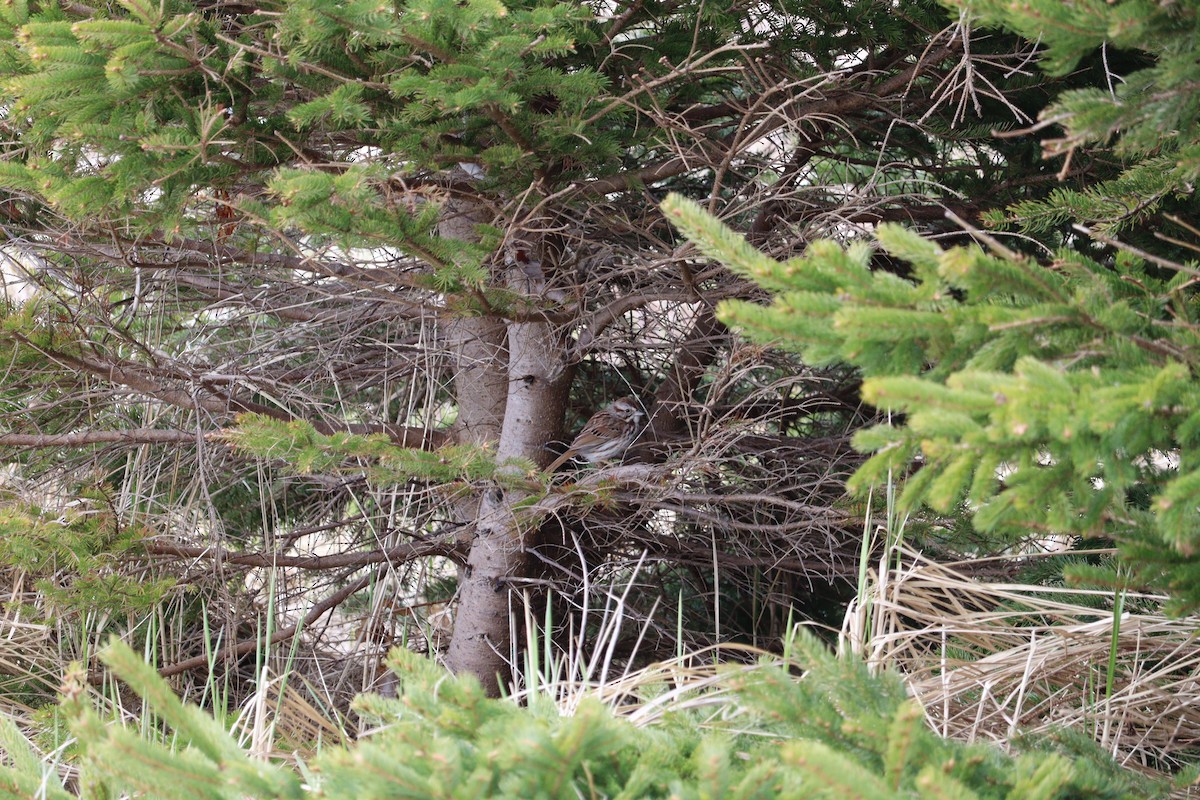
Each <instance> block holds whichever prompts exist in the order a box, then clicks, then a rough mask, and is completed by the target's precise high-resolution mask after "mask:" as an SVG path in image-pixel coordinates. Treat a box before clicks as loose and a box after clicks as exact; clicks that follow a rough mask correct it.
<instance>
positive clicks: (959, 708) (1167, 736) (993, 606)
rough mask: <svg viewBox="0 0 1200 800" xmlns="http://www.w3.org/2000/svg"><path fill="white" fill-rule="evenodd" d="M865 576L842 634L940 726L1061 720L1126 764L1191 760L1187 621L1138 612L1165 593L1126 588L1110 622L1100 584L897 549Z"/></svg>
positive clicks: (1197, 685)
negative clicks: (988, 569) (1063, 582)
mask: <svg viewBox="0 0 1200 800" xmlns="http://www.w3.org/2000/svg"><path fill="white" fill-rule="evenodd" d="M891 563H893V564H894V563H895V560H894V559H892V560H891ZM872 577H873V586H872V589H873V591H872V592H871V593H870V594H869V596H868V599H867V601H866V602H865V603H864V604H862V605H858V606H856V607H853V608H852V609H851V611H850V613H848V614H847V618H846V625H845V627H844V629H843V643H844V644H845V645H847V646H848V647H849V648H850V649H851V650H853V651H855V652H857V653H858V654H860V655H862V656H863V657H865V658H866V659H867V660H868V663H870V664H872V665H874V666H879V667H882V666H885V665H886V666H892V667H895V668H897V669H899V670H900V671H901V672H903V673H904V674H905V675H906V676H907V683H908V687H909V691H910V692H911V693H912V694H913V696H914V697H916V698H917V699H918V700H919V701H920V702H921V703H922V704H923V705H924V707H925V710H926V714H927V715H928V718H929V721H930V724H931V725H932V726H933V727H934V728H935V729H936V730H938V731H939V732H940V733H942V735H944V736H949V737H954V738H957V739H964V740H967V741H974V740H978V739H986V740H991V741H994V742H998V743H1000V744H1001V745H1007V744H1008V743H1009V741H1010V740H1011V739H1012V737H1013V736H1014V735H1015V734H1017V733H1018V732H1020V733H1022V734H1028V733H1033V734H1037V733H1048V732H1051V731H1053V730H1055V729H1059V728H1062V727H1070V728H1073V729H1075V730H1077V731H1082V732H1086V733H1088V734H1089V735H1091V736H1092V737H1093V738H1094V739H1095V740H1096V741H1097V742H1098V743H1099V744H1100V745H1101V746H1102V747H1103V748H1104V749H1106V750H1107V751H1109V752H1110V753H1111V754H1112V756H1113V758H1114V759H1116V761H1117V762H1118V763H1120V764H1121V765H1123V766H1125V767H1128V768H1131V769H1135V770H1138V771H1143V772H1154V773H1160V774H1161V773H1169V772H1174V771H1175V770H1177V769H1179V768H1181V767H1183V766H1184V765H1185V764H1187V763H1189V762H1192V761H1194V760H1195V758H1196V756H1197V754H1198V750H1200V746H1198V743H1200V714H1198V713H1197V708H1198V706H1200V678H1198V677H1197V676H1198V673H1197V666H1198V664H1200V641H1198V640H1197V637H1196V633H1197V630H1200V620H1198V619H1197V618H1195V617H1188V618H1182V619H1172V618H1169V617H1167V616H1165V615H1163V614H1161V613H1156V612H1155V611H1153V610H1149V611H1148V610H1145V609H1154V608H1157V607H1158V604H1159V602H1160V601H1161V600H1164V599H1165V598H1161V597H1156V596H1153V595H1132V594H1131V595H1128V596H1127V598H1126V601H1127V603H1128V606H1127V607H1132V608H1136V609H1137V611H1136V612H1134V613H1130V612H1126V613H1123V614H1121V616H1120V619H1119V621H1118V623H1119V624H1117V625H1116V626H1115V627H1114V622H1113V610H1112V609H1113V595H1112V593H1111V592H1102V591H1089V590H1081V589H1080V590H1077V589H1067V588H1049V587H1046V586H1040V585H1039V586H1034V585H1022V584H1013V583H1000V582H994V583H989V582H983V581H978V580H974V579H972V578H969V577H967V575H966V574H964V572H962V571H959V570H957V569H955V567H954V566H953V565H944V564H936V563H933V562H931V561H929V560H927V559H925V558H923V557H922V556H920V555H919V554H916V553H913V552H907V551H906V552H903V553H902V554H901V559H900V565H899V566H898V567H893V568H889V569H885V570H883V571H882V572H876V573H875V574H874V575H873V576H872ZM1098 601H1099V602H1098ZM1114 638H1115V649H1113V641H1114ZM1110 649H1111V650H1112V653H1113V658H1112V661H1111V667H1110ZM1179 796H1181V797H1187V796H1195V795H1192V794H1187V793H1184V794H1180V795H1179Z"/></svg>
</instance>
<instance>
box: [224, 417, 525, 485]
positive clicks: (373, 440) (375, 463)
mask: <svg viewBox="0 0 1200 800" xmlns="http://www.w3.org/2000/svg"><path fill="white" fill-rule="evenodd" d="M221 436H222V438H223V439H225V441H227V442H228V443H229V444H230V445H231V446H233V447H235V448H237V449H240V450H244V451H246V452H248V453H252V454H253V455H256V456H258V457H260V458H268V459H277V460H280V461H284V462H286V463H288V464H291V465H293V466H294V467H295V468H296V469H297V470H298V471H300V472H301V473H307V474H316V473H326V474H332V473H339V472H343V473H345V472H355V473H362V472H365V473H366V474H367V475H368V477H369V478H370V479H371V480H372V481H375V482H379V483H399V482H402V481H406V480H409V479H411V478H419V479H421V480H428V481H432V482H436V483H438V484H442V485H447V486H449V485H451V484H453V483H455V482H464V481H466V482H469V481H479V480H488V479H499V478H501V477H503V476H502V474H501V471H500V470H498V469H497V466H496V462H495V461H494V459H493V458H492V457H491V455H490V454H489V453H488V452H487V451H486V450H484V449H482V448H479V447H474V446H470V445H447V446H445V447H441V448H439V449H437V450H422V449H418V448H408V447H398V446H397V445H395V444H394V443H393V442H392V441H391V440H390V439H389V438H388V437H386V436H384V435H382V434H375V435H371V436H363V435H360V434H353V433H331V434H323V433H319V432H317V430H316V429H315V428H313V426H312V424H311V423H308V422H305V421H303V420H293V421H290V422H285V421H283V420H278V419H274V418H272V417H266V416H263V415H261V414H242V415H240V416H239V417H238V420H237V425H236V426H234V427H233V428H230V429H228V430H226V431H225V432H223V433H222V434H221ZM517 466H518V467H520V468H521V471H522V472H523V473H526V474H528V475H530V476H532V475H534V474H535V473H536V472H537V468H536V467H535V466H534V465H533V464H532V463H521V464H518V465H517Z"/></svg>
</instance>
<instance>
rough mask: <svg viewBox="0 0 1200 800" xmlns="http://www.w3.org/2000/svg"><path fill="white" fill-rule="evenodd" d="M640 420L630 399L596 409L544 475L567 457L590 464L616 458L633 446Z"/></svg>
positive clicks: (556, 467) (640, 416) (635, 404)
mask: <svg viewBox="0 0 1200 800" xmlns="http://www.w3.org/2000/svg"><path fill="white" fill-rule="evenodd" d="M641 419H642V407H641V406H640V405H638V402H637V400H635V399H633V398H632V397H622V398H621V399H620V400H617V401H615V402H614V403H613V404H612V405H610V406H609V407H608V408H602V409H600V410H599V411H597V412H596V413H595V414H593V415H592V418H591V419H589V420H588V421H587V424H586V425H584V426H583V430H581V431H580V432H579V435H578V436H576V437H575V441H573V442H571V446H570V447H568V448H567V452H565V453H563V454H562V455H561V456H559V457H558V458H556V459H554V463H552V464H551V465H550V466H548V467H546V472H554V470H556V469H558V468H559V467H561V466H562V465H563V464H564V463H566V461H567V460H568V459H571V458H582V459H583V460H584V461H591V462H595V461H607V460H609V459H611V458H617V457H618V456H620V455H621V454H622V453H624V452H625V448H627V447H629V445H631V444H632V443H633V439H634V437H635V436H637V432H638V423H639V422H641Z"/></svg>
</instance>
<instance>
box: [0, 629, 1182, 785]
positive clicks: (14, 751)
mask: <svg viewBox="0 0 1200 800" xmlns="http://www.w3.org/2000/svg"><path fill="white" fill-rule="evenodd" d="M793 645H794V646H795V650H796V653H797V654H798V656H799V659H798V660H799V662H800V663H801V664H803V665H804V666H805V667H806V668H807V673H806V675H805V677H804V678H803V679H800V680H797V679H796V678H795V677H793V676H792V675H790V674H789V672H788V671H787V670H785V669H783V668H782V667H780V666H776V665H770V666H768V665H762V666H760V667H759V668H757V669H754V670H741V671H738V672H736V673H731V675H730V676H729V678H728V682H729V685H730V688H731V689H732V692H731V693H730V694H728V695H727V696H726V697H724V698H723V699H722V700H721V702H723V703H726V704H728V706H729V708H730V709H731V710H733V709H735V708H736V709H739V710H740V712H741V713H740V714H738V715H737V722H736V724H735V725H731V726H729V727H728V729H727V730H722V726H721V725H720V724H719V723H715V722H713V721H712V720H711V718H710V717H709V716H708V713H707V712H705V711H703V708H702V709H700V710H697V711H688V710H680V711H676V712H673V713H672V714H670V715H668V717H667V719H666V721H664V722H663V723H661V724H659V725H657V726H655V727H652V728H638V727H635V726H633V725H631V724H630V723H629V722H627V721H625V720H623V719H621V718H620V717H616V716H614V715H613V714H612V713H611V711H609V710H608V709H607V708H605V707H604V706H602V705H600V704H599V703H598V702H590V701H589V702H583V703H581V704H580V705H579V707H578V710H577V711H576V712H575V713H574V714H571V715H564V714H562V713H560V711H559V709H558V708H557V707H555V706H554V705H553V704H551V703H550V702H549V701H545V700H536V699H535V701H534V702H532V703H531V704H530V705H529V706H528V707H521V706H518V705H516V704H515V703H512V702H510V701H507V700H496V699H492V698H489V697H487V696H486V695H485V694H484V692H483V690H482V688H481V687H480V685H479V683H478V682H477V681H475V680H474V679H472V678H469V677H459V678H449V677H448V676H447V675H446V674H445V672H444V670H443V669H442V668H441V667H439V666H438V665H437V664H435V663H434V662H432V661H430V660H428V659H425V658H423V657H421V656H418V655H415V654H412V653H409V652H406V651H402V650H397V651H394V653H393V655H392V660H391V666H392V668H393V669H394V670H395V671H396V672H397V674H398V675H399V676H400V678H401V680H400V687H401V689H400V696H399V697H397V698H393V699H385V698H382V697H376V696H364V697H362V698H360V699H359V700H358V701H357V702H358V709H359V711H360V712H361V713H362V714H363V715H364V716H366V717H367V718H369V719H372V720H374V721H375V722H377V723H378V727H377V729H376V732H375V733H373V734H372V735H370V736H369V737H367V738H366V739H364V740H362V741H360V742H358V743H357V744H355V745H353V746H352V747H349V748H339V747H330V748H327V749H325V750H324V751H323V752H322V753H321V754H320V755H319V756H318V757H317V758H316V759H315V762H314V763H312V764H311V765H308V767H307V768H305V769H304V770H303V773H304V775H305V779H304V780H303V781H301V779H300V777H299V776H298V775H297V774H295V773H293V772H291V771H290V770H289V769H287V768H285V767H282V766H280V765H276V764H272V763H268V762H264V761H260V760H257V759H253V758H251V757H250V756H249V754H248V753H246V752H245V751H244V750H243V749H241V747H240V746H239V745H238V744H237V743H236V742H235V740H234V739H233V737H232V736H230V735H229V734H228V733H227V732H226V731H225V730H224V729H222V728H221V726H220V725H218V724H217V723H216V722H215V721H214V720H213V719H212V718H211V717H209V716H207V715H206V714H204V713H202V712H200V711H199V710H198V709H196V708H195V707H193V706H189V705H185V704H183V703H181V702H180V701H179V699H178V698H177V697H176V696H175V695H174V694H173V693H172V691H171V690H170V688H169V687H168V686H167V684H166V683H165V682H164V681H163V680H162V679H160V678H159V677H158V676H157V675H156V674H155V672H154V670H153V669H152V668H151V667H149V666H148V665H146V664H145V663H143V662H142V660H141V659H140V658H139V657H138V656H137V655H136V654H135V653H133V651H131V650H130V649H129V648H128V647H126V646H125V645H123V644H122V643H120V642H119V641H114V642H113V643H112V644H110V645H109V647H108V648H106V650H105V651H104V653H103V654H102V659H103V660H104V662H105V663H106V664H108V665H109V666H110V667H111V668H112V670H113V672H114V673H115V674H116V675H118V676H119V677H120V678H121V680H123V681H124V682H125V683H127V684H128V685H129V686H131V687H132V688H134V689H136V690H137V691H138V692H139V693H140V694H141V695H142V696H143V697H144V698H145V699H146V701H147V704H148V706H149V707H150V708H152V709H153V710H154V712H155V713H156V714H157V715H158V716H159V717H160V718H161V719H162V720H163V721H164V722H165V723H166V724H167V725H169V726H170V727H171V729H172V730H173V731H174V735H173V736H171V737H164V738H163V739H162V740H161V741H155V740H151V739H149V738H146V737H144V736H139V735H138V734H137V733H135V732H134V731H133V730H131V729H129V728H126V727H123V726H122V725H120V724H110V725H105V724H104V723H103V722H102V721H101V719H100V717H99V716H98V715H97V714H96V713H95V712H94V711H93V710H92V709H91V707H90V704H89V703H88V702H87V699H86V698H87V695H86V693H85V692H84V690H83V687H82V684H81V680H82V675H78V674H72V675H69V676H68V680H67V683H66V688H65V695H64V700H63V705H64V711H65V712H66V714H67V716H68V717H69V718H70V720H71V725H72V729H73V731H74V733H75V734H76V736H77V737H78V738H79V742H80V756H79V763H78V767H79V769H80V775H81V785H82V786H84V787H87V788H88V789H89V790H90V792H91V793H90V794H89V796H115V795H116V794H118V793H120V792H137V793H138V794H137V796H139V797H144V798H146V799H147V800H153V798H175V797H179V796H181V794H183V793H187V794H189V795H194V796H199V797H210V798H222V799H224V798H239V799H243V800H253V799H255V798H263V800H265V798H297V799H298V798H306V797H312V798H316V797H322V798H330V799H331V800H335V799H337V798H347V800H348V799H349V798H355V800H370V799H371V798H380V799H382V798H389V800H390V799H391V798H428V797H441V798H546V800H554V799H555V798H560V797H576V796H582V797H611V798H628V800H634V798H668V797H672V798H686V799H688V800H692V799H695V800H700V798H706V797H707V798H714V797H728V798H745V799H746V800H750V798H763V800H766V799H767V798H776V797H801V796H803V797H833V796H839V797H854V798H857V797H862V798H869V797H878V798H917V797H931V796H932V797H956V798H1011V799H1012V800H1018V799H1020V800H1024V799H1025V798H1047V799H1049V798H1081V799H1082V798H1096V799H1097V800H1107V799H1109V798H1112V799H1114V800H1115V799H1116V798H1130V799H1131V800H1132V798H1149V797H1155V796H1165V788H1164V787H1162V786H1159V785H1156V784H1154V783H1152V782H1150V781H1148V780H1146V779H1142V778H1139V777H1137V776H1136V775H1134V774H1133V773H1126V772H1122V771H1120V770H1119V769H1118V768H1117V767H1115V765H1113V764H1112V762H1111V760H1109V759H1108V757H1107V756H1106V755H1105V754H1103V753H1101V752H1100V751H1099V750H1098V749H1097V748H1096V746H1095V745H1094V744H1092V743H1090V742H1084V741H1082V740H1078V739H1072V740H1070V742H1069V743H1068V745H1069V747H1068V746H1061V747H1060V746H1059V744H1058V743H1056V742H1049V741H1047V742H1045V743H1043V744H1042V745H1033V744H1031V745H1030V747H1029V749H1028V750H1027V751H1026V752H1024V753H1022V754H1020V755H1018V756H1016V757H1012V756H1009V755H1006V754H1005V753H1003V752H1001V751H1000V750H998V749H996V748H994V747H991V746H988V745H983V744H977V745H965V744H962V743H959V742H952V741H945V740H942V739H941V738H939V737H938V736H937V735H935V734H934V733H933V732H932V731H931V730H929V728H928V726H927V725H926V724H925V722H924V719H923V716H922V714H921V711H920V708H919V706H917V705H916V704H914V703H913V702H912V701H909V700H907V699H906V697H905V694H904V690H903V687H902V685H901V683H900V681H899V680H898V679H897V678H896V676H894V675H886V674H885V675H883V676H881V677H875V676H872V675H871V674H870V673H869V672H868V670H867V668H866V667H865V666H864V665H863V664H862V663H861V662H859V661H858V660H857V659H851V660H840V659H838V658H836V657H835V656H833V655H832V654H831V653H830V652H829V651H828V650H827V648H826V647H825V645H824V644H822V643H821V642H820V641H819V640H817V638H816V637H815V636H813V635H812V634H809V633H806V632H803V631H802V632H801V633H800V634H799V635H798V637H797V639H796V640H795V641H794V642H793ZM706 707H707V706H706ZM702 715H703V716H702ZM705 719H707V720H708V721H707V722H703V720H705ZM705 729H707V730H705ZM0 741H3V742H4V743H5V748H4V749H5V752H6V753H7V764H6V765H5V766H4V767H3V768H0V797H22V798H27V797H31V796H34V795H32V794H29V793H26V794H24V795H22V794H20V792H22V791H26V792H27V791H28V787H30V786H34V785H36V784H35V783H33V781H38V780H42V781H45V782H46V784H47V788H46V792H47V794H46V795H45V796H46V797H50V798H56V799H58V800H61V798H66V797H71V796H73V795H72V794H71V793H69V792H67V791H65V790H64V789H63V788H62V786H61V784H59V783H58V780H57V776H55V775H45V774H43V773H44V768H43V767H42V766H41V765H40V764H39V762H38V761H37V760H36V759H35V758H34V757H33V756H32V753H30V752H29V750H28V747H27V746H23V742H22V739H21V736H20V733H19V732H18V731H16V730H15V729H14V728H12V726H11V725H9V726H7V727H0ZM1056 750H1057V752H1056ZM4 792H7V794H5V793H4ZM39 796H40V795H39Z"/></svg>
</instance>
